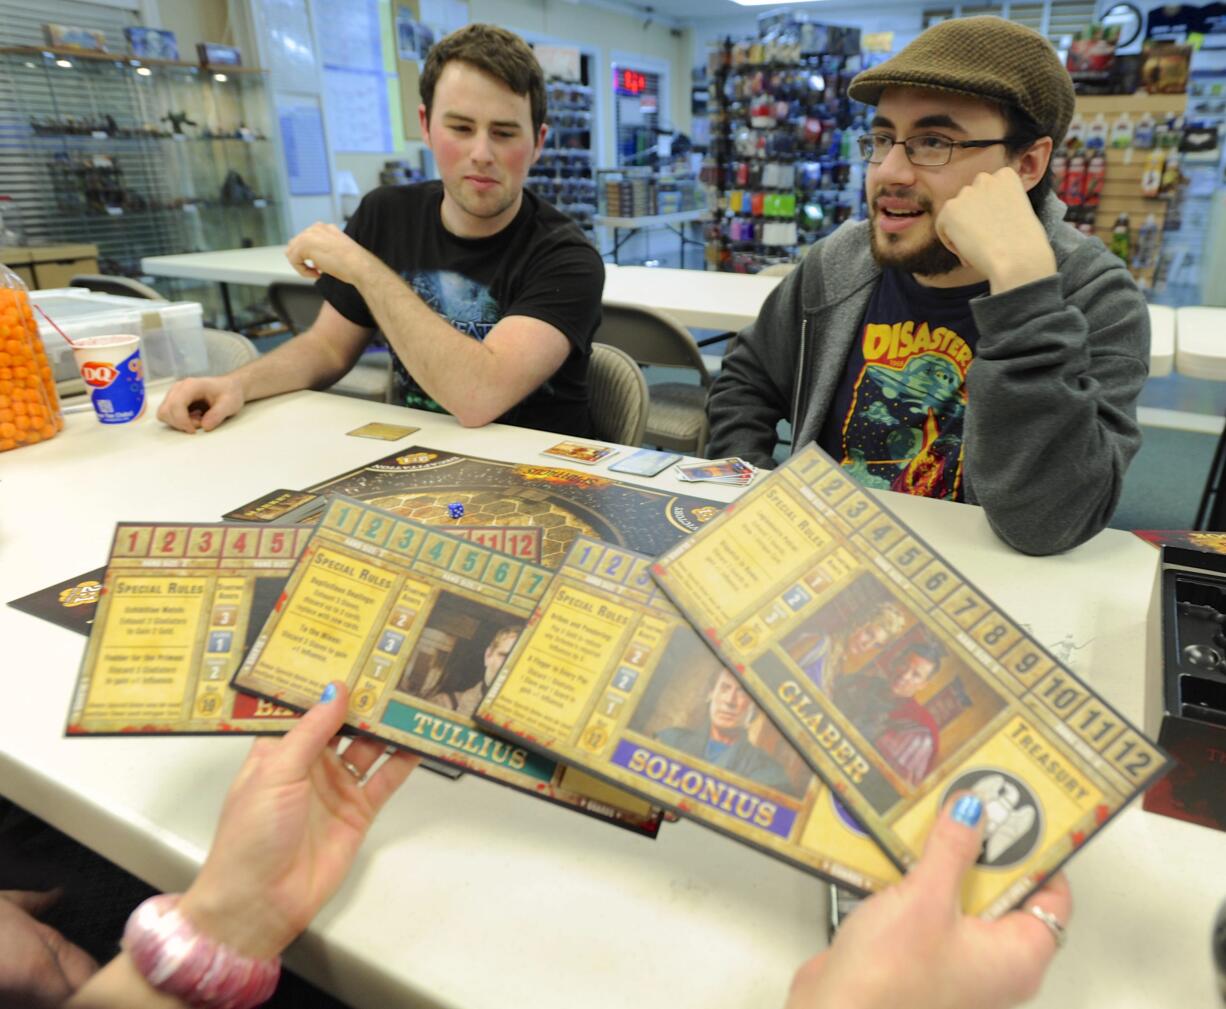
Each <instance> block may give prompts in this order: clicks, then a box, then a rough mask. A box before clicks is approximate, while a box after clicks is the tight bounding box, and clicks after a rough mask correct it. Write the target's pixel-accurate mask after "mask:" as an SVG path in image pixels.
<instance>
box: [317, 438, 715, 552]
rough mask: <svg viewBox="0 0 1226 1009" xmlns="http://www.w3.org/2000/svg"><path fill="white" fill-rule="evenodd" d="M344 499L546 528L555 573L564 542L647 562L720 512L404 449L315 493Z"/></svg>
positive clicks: (664, 494) (643, 492)
mask: <svg viewBox="0 0 1226 1009" xmlns="http://www.w3.org/2000/svg"><path fill="white" fill-rule="evenodd" d="M306 489H307V490H308V491H310V492H311V493H314V494H321V495H327V494H344V495H346V496H348V497H352V498H356V499H357V500H359V501H365V502H368V503H370V504H372V505H375V506H376V507H378V508H383V509H385V510H387V511H390V512H394V513H395V514H397V515H401V516H403V517H405V518H410V519H413V520H415V521H417V522H423V523H425V524H427V525H451V523H450V522H448V519H447V506H448V505H449V504H452V503H455V502H458V503H459V504H462V505H463V506H464V517H463V518H462V519H460V520H459V521H458V522H456V523H455V525H457V526H459V527H461V528H462V527H464V526H467V525H477V526H511V527H514V526H535V527H539V528H541V529H542V530H543V534H542V535H543V541H544V542H543V543H542V548H541V555H540V563H542V564H543V565H544V566H545V567H547V568H557V567H558V566H559V565H560V564H561V563H562V558H563V557H564V556H565V555H566V551H567V549H568V548H569V547H570V545H571V543H573V542H574V541H575V539H576V538H577V537H579V536H590V537H593V538H595V539H599V540H604V541H605V542H607V543H613V544H616V545H617V546H623V547H626V548H628V549H631V550H635V551H637V552H638V553H643V554H647V555H648V556H651V557H654V556H656V555H657V554H660V553H662V552H663V551H665V550H667V549H668V548H669V547H671V546H673V545H674V544H675V543H677V542H679V541H680V540H681V539H683V538H684V537H685V536H687V535H688V534H689V533H692V532H694V531H695V530H697V529H699V528H701V527H702V526H703V524H704V523H706V522H709V521H710V520H711V519H712V518H714V517H715V516H716V515H718V514H719V512H720V510H721V509H722V508H723V505H722V504H720V503H719V502H716V501H708V500H706V499H704V498H698V497H690V496H688V495H685V494H675V493H672V492H670V491H662V490H652V489H649V488H646V487H638V486H634V485H631V484H626V483H621V482H620V481H618V480H613V479H610V478H609V477H606V476H602V475H601V474H599V473H579V472H576V471H575V470H569V469H560V468H557V467H553V466H540V465H536V464H533V463H505V462H496V461H494V460H492V459H481V458H477V457H474V456H467V455H460V454H458V453H455V452H443V451H440V450H438V449H432V448H424V447H421V446H417V445H414V446H410V447H408V448H405V449H402V450H401V451H399V452H395V453H393V454H391V455H389V456H386V457H384V458H382V459H378V460H376V461H375V462H372V463H369V464H368V465H366V466H362V467H360V468H358V469H355V470H352V471H350V472H348V473H344V474H342V475H341V476H337V477H332V478H330V479H328V480H324V481H323V482H321V483H318V484H315V485H314V486H313V487H308V488H306Z"/></svg>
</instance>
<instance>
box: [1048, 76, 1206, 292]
mask: <svg viewBox="0 0 1226 1009" xmlns="http://www.w3.org/2000/svg"><path fill="white" fill-rule="evenodd" d="M1183 112H1184V99H1183V96H1182V95H1175V96H1169V97H1168V96H1163V95H1147V94H1145V93H1138V94H1133V95H1118V96H1116V95H1081V96H1078V99H1077V107H1076V112H1075V114H1074V116H1073V120H1072V122H1071V123H1070V124H1069V129H1068V135H1067V137H1066V138H1065V142H1064V145H1063V146H1062V147H1061V148H1060V149H1059V150H1057V151H1056V152H1054V154H1053V156H1052V161H1051V171H1052V176H1053V180H1054V183H1055V190H1056V193H1057V194H1058V195H1059V197H1060V199H1061V200H1063V201H1064V202H1065V204H1067V205H1068V208H1069V209H1068V213H1067V215H1066V217H1065V219H1066V220H1067V221H1068V222H1069V223H1070V224H1073V225H1075V226H1076V227H1077V228H1079V229H1080V230H1082V231H1084V232H1085V233H1086V234H1089V235H1097V236H1098V237H1099V238H1101V239H1102V241H1103V242H1104V244H1106V245H1107V247H1108V248H1110V249H1111V250H1112V251H1113V252H1115V253H1116V255H1118V256H1119V257H1120V258H1121V259H1123V260H1124V261H1125V262H1126V263H1128V266H1129V268H1130V270H1131V271H1132V274H1133V276H1134V277H1135V278H1136V280H1137V283H1138V284H1140V285H1141V287H1142V288H1145V289H1156V288H1158V287H1160V286H1161V285H1162V283H1163V280H1162V276H1163V270H1162V269H1161V266H1160V264H1161V262H1162V255H1161V250H1162V244H1163V236H1164V233H1165V231H1167V230H1169V229H1171V228H1178V227H1179V215H1178V214H1176V213H1172V212H1171V210H1172V208H1173V207H1176V206H1178V202H1179V195H1180V192H1181V190H1182V188H1183V170H1182V168H1183V158H1184V155H1183V154H1182V153H1181V151H1180V146H1181V144H1182V143H1183V138H1184V135H1185V132H1186V123H1185V120H1184V116H1183Z"/></svg>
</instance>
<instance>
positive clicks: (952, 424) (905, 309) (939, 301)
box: [818, 268, 988, 501]
mask: <svg viewBox="0 0 1226 1009" xmlns="http://www.w3.org/2000/svg"><path fill="white" fill-rule="evenodd" d="M987 291H988V285H987V284H986V283H981V284H972V285H970V286H967V287H947V288H940V287H925V286H924V285H922V284H920V283H919V282H918V281H916V280H915V278H914V277H912V276H911V275H910V274H909V273H904V272H903V271H901V270H897V269H892V268H888V269H886V270H884V271H883V272H882V274H881V279H880V280H879V281H878V283H877V288H876V290H875V291H874V292H873V294H872V297H871V298H870V299H869V303H868V309H867V310H866V311H865V313H864V321H863V324H862V325H861V327H860V338H859V340H858V342H856V343H854V344H853V345H852V349H851V354H850V355H849V356H848V359H847V366H846V368H845V370H844V372H843V380H842V382H841V383H840V385H839V388H838V392H837V393H836V394H835V397H834V401H833V406H832V408H831V410H830V413H829V414H828V415H827V417H826V423H825V425H824V426H823V427H822V431H821V435H820V437H819V438H818V444H819V445H821V447H822V448H823V449H825V450H826V451H827V452H828V453H829V454H830V455H832V456H833V457H834V458H835V459H837V460H839V462H840V463H841V464H842V466H843V468H844V469H846V470H848V471H849V472H851V473H852V474H853V475H854V476H855V477H856V479H857V480H859V481H860V483H862V484H864V485H865V486H866V487H880V488H882V489H885V490H893V491H901V492H902V493H904V494H914V495H916V496H919V497H935V498H946V499H949V500H953V501H961V500H963V498H964V487H963V479H962V460H963V453H962V424H963V421H964V419H965V417H966V371H967V369H968V368H969V367H970V364H971V361H972V359H973V358H974V356H975V347H976V345H977V344H978V342H979V331H978V330H977V329H976V328H975V321H974V318H973V317H972V315H971V305H970V302H971V299H972V298H975V297H978V296H979V295H981V294H986V293H987Z"/></svg>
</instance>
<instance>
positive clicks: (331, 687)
mask: <svg viewBox="0 0 1226 1009" xmlns="http://www.w3.org/2000/svg"><path fill="white" fill-rule="evenodd" d="M335 697H336V684H335V683H329V684H328V685H327V686H326V687H324V692H323V693H322V694H320V695H319V703H320V704H327V703H328V702H329V701H331V700H332V699H333V698H335ZM975 819H979V815H978V814H976V815H975Z"/></svg>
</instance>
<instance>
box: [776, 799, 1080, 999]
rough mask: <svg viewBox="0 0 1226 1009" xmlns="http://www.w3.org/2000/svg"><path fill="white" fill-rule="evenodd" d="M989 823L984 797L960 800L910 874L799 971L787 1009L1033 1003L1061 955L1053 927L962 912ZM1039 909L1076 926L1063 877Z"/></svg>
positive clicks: (1041, 897)
mask: <svg viewBox="0 0 1226 1009" xmlns="http://www.w3.org/2000/svg"><path fill="white" fill-rule="evenodd" d="M982 820H983V803H982V802H981V801H980V799H979V798H978V796H975V795H972V794H970V793H966V794H963V795H959V796H956V797H954V798H953V799H952V800H951V801H950V802H949V803H948V804H947V805H946V807H945V810H944V811H943V813H942V815H941V817H940V818H939V819H938V820H937V822H936V824H935V825H934V826H933V828H932V833H931V834H930V835H929V837H928V844H927V846H926V847H925V849H924V856H923V858H921V859H920V860H919V862H918V863H917V864H916V865H915V867H914V868H913V869H912V870H911V872H910V873H908V874H907V876H906V878H905V879H903V881H902V882H901V883H899V884H898V885H896V886H892V887H890V888H889V889H888V890H883V891H882V892H880V893H878V894H875V895H874V896H873V897H870V898H869V899H868V900H866V901H865V902H864V903H863V905H861V906H860V907H859V908H858V909H857V910H856V911H854V912H853V913H852V914H851V915H850V917H848V918H847V920H846V921H845V922H844V923H843V925H842V927H841V928H840V929H839V932H838V935H837V936H836V938H835V941H834V944H833V945H832V946H831V947H830V949H828V950H826V951H825V952H824V953H820V954H818V955H817V956H815V957H813V958H812V959H811V960H809V961H807V962H806V963H805V964H804V965H802V966H801V968H800V970H798V971H797V972H796V976H795V978H794V979H793V981H792V988H791V991H790V992H789V995H788V1002H787V1009H1007V1007H1009V1006H1014V1005H1018V1004H1019V1003H1021V1002H1024V1001H1026V1000H1027V999H1029V998H1031V997H1033V996H1034V995H1035V994H1036V993H1037V992H1038V990H1039V984H1040V983H1041V982H1042V980H1043V975H1044V973H1045V972H1046V970H1047V967H1048V965H1049V964H1050V963H1051V959H1052V957H1053V956H1054V955H1055V953H1056V948H1057V947H1056V943H1055V941H1054V939H1053V936H1052V932H1051V930H1050V929H1049V927H1048V926H1047V925H1045V924H1044V923H1043V922H1042V921H1041V920H1039V918H1038V917H1036V916H1035V915H1033V914H1030V913H1027V912H1026V911H1022V910H1018V911H1012V912H1010V913H1009V914H1006V915H1004V916H1002V917H1001V918H998V919H997V920H996V921H984V920H983V919H981V918H976V917H972V916H970V915H967V914H964V913H963V911H962V886H963V882H964V880H965V877H966V873H967V871H968V870H969V869H970V867H971V866H972V865H973V864H974V863H975V860H976V859H977V858H978V857H979V852H980V847H981V843H982V833H983V825H982ZM1036 906H1037V907H1040V908H1042V909H1043V910H1044V911H1046V912H1047V913H1048V914H1049V915H1053V916H1054V917H1055V920H1056V921H1058V922H1059V923H1060V924H1061V925H1064V926H1067V925H1068V921H1069V916H1070V914H1071V913H1072V895H1071V894H1070V892H1069V887H1068V882H1067V881H1066V880H1065V878H1064V877H1063V876H1062V875H1058V876H1054V877H1053V878H1052V879H1050V880H1049V881H1048V882H1047V884H1046V885H1045V886H1044V887H1043V888H1042V889H1041V890H1039V891H1038V892H1037V893H1035V894H1032V895H1031V896H1030V897H1028V898H1027V900H1026V907H1027V908H1030V907H1036Z"/></svg>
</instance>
